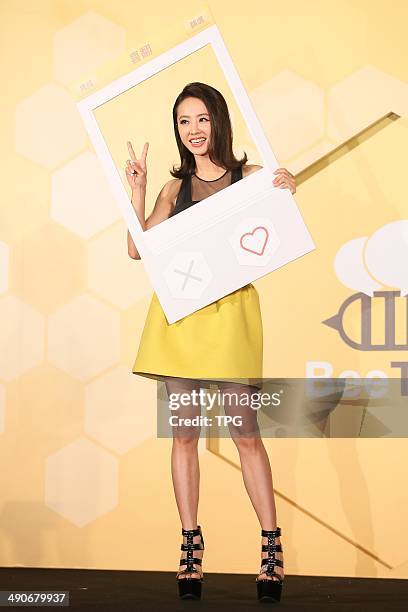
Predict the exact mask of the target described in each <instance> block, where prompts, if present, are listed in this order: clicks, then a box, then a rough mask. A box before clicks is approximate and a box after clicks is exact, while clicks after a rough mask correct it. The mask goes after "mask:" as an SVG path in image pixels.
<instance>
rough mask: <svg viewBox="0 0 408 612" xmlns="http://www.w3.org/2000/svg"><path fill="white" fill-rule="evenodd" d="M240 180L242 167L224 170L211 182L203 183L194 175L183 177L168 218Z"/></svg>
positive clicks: (203, 181) (202, 180)
mask: <svg viewBox="0 0 408 612" xmlns="http://www.w3.org/2000/svg"><path fill="white" fill-rule="evenodd" d="M240 179H242V167H239V168H236V169H234V170H226V171H225V172H224V174H223V175H222V176H220V177H219V178H217V179H215V180H213V181H205V180H204V179H201V178H199V177H198V176H196V175H195V174H192V175H189V176H186V177H184V178H183V180H182V182H181V186H180V191H179V193H178V196H177V200H176V205H175V207H174V209H173V211H172V213H171V215H170V217H172V216H173V215H176V214H177V213H179V212H181V211H182V210H186V208H189V207H190V206H192V205H193V204H196V203H197V202H200V201H201V200H204V199H205V198H208V197H209V196H210V195H212V194H213V193H216V192H217V191H220V189H224V188H225V187H228V186H229V185H231V184H232V183H235V182H236V181H239V180H240Z"/></svg>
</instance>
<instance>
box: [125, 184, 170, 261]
mask: <svg viewBox="0 0 408 612" xmlns="http://www.w3.org/2000/svg"><path fill="white" fill-rule="evenodd" d="M179 184H181V181H180V179H171V180H170V181H168V182H167V183H166V184H165V185H164V187H163V188H162V189H161V191H160V193H159V195H158V196H157V199H156V203H155V205H154V208H153V210H152V212H151V213H150V215H149V216H148V218H147V219H146V220H145V219H144V217H145V198H146V187H140V188H138V189H135V190H133V191H132V205H133V208H134V209H135V212H136V215H137V217H138V219H139V222H140V225H141V226H142V229H143V231H146V230H147V229H149V228H151V227H153V226H154V225H157V224H158V223H161V222H162V221H165V220H166V219H168V218H169V216H170V214H171V212H172V210H173V206H174V200H175V195H176V189H175V188H177V186H178V185H179ZM127 242H128V255H129V257H131V258H132V259H140V255H139V252H138V250H137V248H136V246H135V243H134V242H133V239H132V236H131V235H130V232H129V230H128V233H127Z"/></svg>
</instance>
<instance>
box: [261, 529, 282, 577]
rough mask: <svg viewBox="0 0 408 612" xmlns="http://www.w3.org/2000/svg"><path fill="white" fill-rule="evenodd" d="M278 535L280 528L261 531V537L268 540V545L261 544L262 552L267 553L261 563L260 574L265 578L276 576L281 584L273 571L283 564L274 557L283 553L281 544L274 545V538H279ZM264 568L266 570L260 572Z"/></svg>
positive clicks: (277, 575)
mask: <svg viewBox="0 0 408 612" xmlns="http://www.w3.org/2000/svg"><path fill="white" fill-rule="evenodd" d="M280 535H281V530H280V527H277V528H276V529H275V530H267V529H262V537H264V538H268V543H267V544H262V552H267V553H268V556H267V557H266V559H263V561H262V564H261V572H260V573H264V574H266V575H267V576H276V577H277V578H278V580H279V581H280V582H281V581H282V577H281V576H280V575H279V574H278V573H277V572H275V571H274V570H275V566H276V565H278V566H279V567H283V562H282V561H281V560H280V559H277V558H276V555H275V553H277V552H283V551H282V546H281V544H275V538H279V537H280ZM264 567H266V570H265V571H262V570H263V568H264Z"/></svg>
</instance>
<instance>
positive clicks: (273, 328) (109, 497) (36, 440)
mask: <svg viewBox="0 0 408 612" xmlns="http://www.w3.org/2000/svg"><path fill="white" fill-rule="evenodd" d="M389 8H390V7H389V3H387V2H385V1H378V2H375V3H374V2H370V1H369V0H357V1H351V0H350V1H346V0H344V1H343V2H341V3H336V4H334V3H327V2H325V1H323V0H322V1H315V2H312V3H304V2H303V1H302V0H298V1H295V0H294V1H291V2H289V3H288V2H287V3H281V2H275V1H273V2H270V1H266V0H265V1H264V0H255V1H254V2H252V3H251V5H250V6H247V7H244V5H240V4H238V3H237V2H232V1H229V0H222V1H220V2H212V1H209V2H208V4H207V5H204V4H203V3H200V2H195V1H191V0H189V1H188V2H187V1H186V0H181V1H180V2H178V3H176V5H175V6H173V5H171V6H170V5H168V4H167V3H164V2H159V1H158V0H155V1H154V2H152V3H150V4H149V5H144V6H143V19H137V18H135V17H136V14H135V5H134V3H133V2H130V1H128V0H126V1H125V0H120V1H118V2H116V3H113V2H110V1H108V0H93V1H89V0H88V1H83V0H77V1H76V2H71V1H68V0H43V1H42V2H41V3H38V2H37V1H35V0H27V1H26V2H24V3H18V2H16V1H11V2H8V3H3V4H2V5H1V8H0V22H1V26H0V28H1V41H2V42H1V46H2V53H1V57H2V59H1V68H2V75H3V76H2V79H3V92H2V101H1V107H2V109H1V110H2V112H1V114H0V121H1V130H2V140H1V161H2V163H1V182H2V198H1V204H0V215H1V216H0V321H1V323H0V432H1V433H0V460H1V464H0V465H1V471H2V481H3V483H2V493H3V495H2V504H1V509H0V533H1V541H2V546H1V547H0V563H1V564H2V565H3V566H27V567H83V568H101V569H102V568H111V569H140V570H150V569H151V570H169V571H172V570H174V571H176V569H177V566H178V554H179V544H180V537H181V536H180V535H179V529H180V527H179V519H178V514H177V509H176V505H175V502H174V498H173V492H172V484H171V475H170V449H171V443H170V441H169V440H157V439H156V437H155V435H156V430H155V423H156V393H157V388H156V384H155V383H154V382H153V381H152V380H150V379H144V378H141V377H136V376H134V375H132V374H131V366H132V363H133V360H134V357H135V354H136V350H137V346H138V341H139V338H140V334H141V330H142V328H143V324H144V319H145V315H146V311H147V307H148V304H149V302H150V298H151V294H152V289H151V286H150V284H149V282H148V279H147V278H146V275H145V273H144V271H143V267H142V265H141V263H140V262H135V261H133V260H131V259H130V258H128V256H127V248H126V227H125V225H124V222H123V221H122V218H121V215H120V211H119V208H118V206H117V204H116V203H115V201H114V200H113V198H112V196H111V195H110V191H109V187H108V184H107V181H106V179H105V176H104V174H103V172H102V169H101V168H100V165H99V163H98V161H97V159H96V156H95V154H94V152H93V149H92V146H91V143H90V142H89V140H88V138H87V134H86V131H85V128H84V126H83V124H82V122H81V119H80V117H79V114H78V113H77V111H76V106H75V99H74V96H73V94H72V91H71V89H70V86H71V84H72V82H74V81H80V80H81V79H86V78H88V77H89V76H90V75H93V74H94V73H95V72H97V71H98V70H99V69H100V68H101V67H102V66H104V65H105V64H106V63H109V62H111V61H113V60H114V59H115V58H116V57H117V56H119V55H121V54H123V53H124V52H125V51H126V50H127V49H131V48H134V47H135V46H136V47H140V48H144V47H145V45H146V44H148V43H149V40H150V37H151V36H152V37H157V36H159V35H160V33H163V36H164V33H166V36H167V37H168V38H169V39H171V33H172V32H174V35H175V37H177V36H179V35H180V31H182V30H183V28H184V30H185V23H186V22H188V20H190V19H192V18H193V17H194V16H195V15H200V14H202V13H203V12H205V11H209V12H211V14H212V16H213V18H214V19H215V22H216V23H217V25H218V27H219V28H220V30H221V33H222V35H223V37H224V40H225V42H226V45H227V47H228V49H229V52H230V54H231V56H232V59H233V61H234V63H235V65H236V67H237V69H238V72H239V74H240V76H241V78H242V80H243V83H244V85H245V87H246V89H247V91H248V93H249V95H250V97H251V100H252V102H253V104H254V107H255V110H256V112H257V114H258V116H259V118H260V120H261V122H262V125H263V127H264V129H265V132H266V134H267V136H268V138H269V139H270V142H271V144H272V148H273V150H274V152H275V154H276V156H277V158H278V159H279V162H280V165H281V166H284V167H287V168H288V169H289V170H291V171H292V172H295V173H299V172H301V171H302V170H304V169H305V168H307V167H308V166H310V165H311V164H313V163H314V162H316V160H320V159H321V158H322V157H323V158H324V156H327V155H329V154H330V152H331V151H333V149H335V148H336V147H337V146H339V145H341V144H342V143H344V142H345V141H346V140H348V139H349V138H351V137H353V136H355V135H356V134H358V133H359V132H361V131H362V130H364V129H365V128H366V127H367V126H369V125H370V124H372V123H373V122H375V121H377V120H378V119H380V118H381V117H383V116H385V115H386V114H387V113H390V112H394V113H396V114H398V115H400V116H401V119H399V120H398V121H395V122H393V123H392V124H390V125H389V126H388V127H387V128H385V129H384V130H382V131H380V132H378V133H377V134H376V135H375V136H374V137H372V138H370V139H369V140H366V141H364V142H363V141H362V142H361V144H359V146H357V147H355V148H353V149H352V150H350V151H349V153H348V154H347V155H345V156H343V157H342V158H341V159H339V160H337V161H335V162H333V163H331V162H330V160H329V161H328V162H327V163H322V164H321V167H320V168H319V171H318V172H316V173H315V174H314V175H313V176H312V178H310V179H309V180H307V181H305V182H304V183H302V185H301V186H300V187H299V189H298V193H297V194H296V200H297V202H298V204H299V206H300V208H301V210H302V213H303V214H304V218H305V221H306V222H307V225H308V228H309V229H310V231H311V233H312V236H313V237H314V239H315V242H316V243H317V244H318V249H317V250H316V251H315V252H314V253H313V254H311V255H310V256H308V257H307V258H303V259H301V261H298V262H295V264H291V265H290V266H287V267H285V269H284V270H278V271H276V272H275V273H274V274H273V275H268V276H267V277H264V278H262V279H260V280H259V281H257V282H256V286H257V288H258V291H259V293H260V296H261V302H262V309H263V310H262V312H263V320H264V333H265V356H264V364H265V366H264V368H265V369H264V376H275V375H277V376H280V375H282V372H283V373H285V374H287V372H288V371H289V369H290V372H291V374H292V375H293V376H296V375H298V376H302V375H304V372H305V364H306V363H307V362H308V361H322V360H324V361H329V362H330V363H332V364H333V369H334V375H336V376H337V375H339V374H340V372H341V371H342V370H344V369H346V368H347V369H355V370H356V371H358V372H359V373H360V374H361V375H362V376H365V375H366V374H367V372H368V371H370V370H372V369H374V368H377V369H378V368H381V369H382V370H384V371H385V372H387V373H388V374H389V375H390V376H395V375H396V374H395V371H394V372H393V371H392V369H391V368H390V367H389V364H390V362H391V361H392V360H393V359H394V358H395V357H396V355H393V354H392V353H388V354H387V355H380V356H379V355H378V354H371V353H367V354H364V355H361V354H358V353H356V352H355V351H353V350H352V349H350V347H347V346H345V345H343V344H342V343H341V341H340V339H339V338H338V337H337V336H336V334H334V333H333V332H331V331H330V330H328V329H327V328H325V327H324V326H322V325H320V322H321V321H322V320H324V319H325V318H327V317H328V316H330V315H332V314H334V313H335V312H336V311H337V307H338V305H339V304H340V303H341V302H342V301H343V300H344V299H345V298H346V297H347V296H348V295H349V294H350V291H349V290H348V289H347V288H345V287H344V286H342V285H341V284H340V283H339V282H338V280H337V278H336V276H335V273H334V269H333V261H334V257H335V254H336V252H337V250H338V249H339V248H340V247H341V245H342V244H343V243H345V242H347V241H348V240H350V239H351V238H353V237H355V236H361V235H370V234H371V233H372V232H373V231H374V230H375V229H376V228H377V227H380V226H381V225H383V224H384V223H387V222H391V221H394V220H398V219H406V218H407V204H406V202H407V193H406V176H405V174H406V171H405V166H406V161H405V162H404V160H406V159H407V153H408V151H407V149H408V145H407V136H408V121H407V119H406V117H407V114H408V85H407V76H408V65H407V62H406V57H407V56H408V54H407V52H408V43H407V41H406V38H405V36H404V34H405V26H404V24H406V23H407V19H408V6H407V4H406V2H404V1H403V0H401V1H395V2H394V3H393V10H392V11H390V10H389ZM152 33H154V36H153V34H152ZM169 33H170V34H169ZM184 33H185V35H187V32H186V31H184ZM176 35H177V36H176ZM169 43H170V44H172V43H171V40H169ZM328 159H329V158H328ZM351 325H353V321H351ZM397 357H398V359H403V358H404V356H401V354H398V355H397ZM405 358H406V356H405ZM266 444H267V448H268V452H269V453H270V457H271V461H272V468H273V473H274V483H275V487H276V489H277V492H278V493H279V495H278V496H277V503H278V514H279V524H280V526H281V527H282V530H283V538H282V541H283V543H284V547H285V548H284V550H285V568H286V573H288V574H302V575H337V576H340V575H342V576H381V577H384V578H387V577H399V578H406V577H408V557H407V552H406V551H407V544H408V534H407V530H406V529H403V525H404V517H405V514H406V505H407V501H408V500H407V497H408V494H407V491H406V488H404V487H403V486H401V482H404V480H405V468H404V466H405V465H406V460H407V458H408V457H407V454H408V452H407V448H406V443H405V440H403V439H384V440H381V439H372V440H353V439H332V440H315V439H304V440H303V439H301V440H267V441H266ZM234 453H235V455H234ZM200 456H201V466H202V468H201V474H202V475H201V487H202V489H201V490H202V492H201V498H200V513H199V521H200V523H201V524H202V525H203V529H204V530H205V531H206V533H207V538H206V540H208V544H209V545H208V550H207V551H206V570H207V571H217V572H249V573H251V572H253V573H254V574H255V573H256V571H257V569H258V561H259V551H258V548H259V540H260V538H259V525H258V523H257V520H256V517H255V514H254V512H253V509H252V507H251V506H250V502H249V500H248V498H247V496H246V493H245V490H244V487H243V483H242V479H241V474H240V470H239V469H238V464H237V463H236V461H237V457H236V451H235V449H234V448H233V447H232V445H229V446H228V443H227V442H223V448H222V452H221V451H220V452H219V453H214V452H210V451H209V450H208V449H206V447H205V444H204V443H202V442H201V443H200ZM228 456H231V457H233V460H231V461H225V457H228ZM227 483H228V486H226V484H227ZM153 529H154V530H155V531H154V533H157V534H158V535H155V536H154V537H153V536H152V535H151V534H152V530H153ZM237 532H239V534H240V542H239V548H238V549H232V548H231V541H230V540H229V534H230V533H237ZM157 539H159V540H160V559H159V560H158V557H157V553H156V549H155V547H153V542H154V541H156V540H157ZM232 550H233V554H229V553H230V552H231V551H232ZM227 553H228V554H227Z"/></svg>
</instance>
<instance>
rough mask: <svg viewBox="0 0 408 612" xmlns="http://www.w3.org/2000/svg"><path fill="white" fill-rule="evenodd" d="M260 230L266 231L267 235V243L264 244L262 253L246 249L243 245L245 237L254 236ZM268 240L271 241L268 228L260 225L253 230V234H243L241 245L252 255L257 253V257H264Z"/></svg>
mask: <svg viewBox="0 0 408 612" xmlns="http://www.w3.org/2000/svg"><path fill="white" fill-rule="evenodd" d="M258 230H264V231H265V234H266V235H265V242H264V244H263V247H262V251H261V252H260V253H259V251H254V250H253V249H248V247H245V246H244V245H243V244H242V240H243V239H244V238H245V236H253V235H254V234H255V232H257V231H258ZM268 239H269V232H268V230H267V228H266V227H264V226H263V225H258V226H257V227H256V228H255V229H253V230H252V232H246V233H245V234H242V236H241V238H240V241H239V244H240V245H241V247H242V248H243V249H244V250H245V251H249V252H250V253H255V255H261V256H262V255H263V254H264V251H265V247H266V245H267V243H268Z"/></svg>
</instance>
